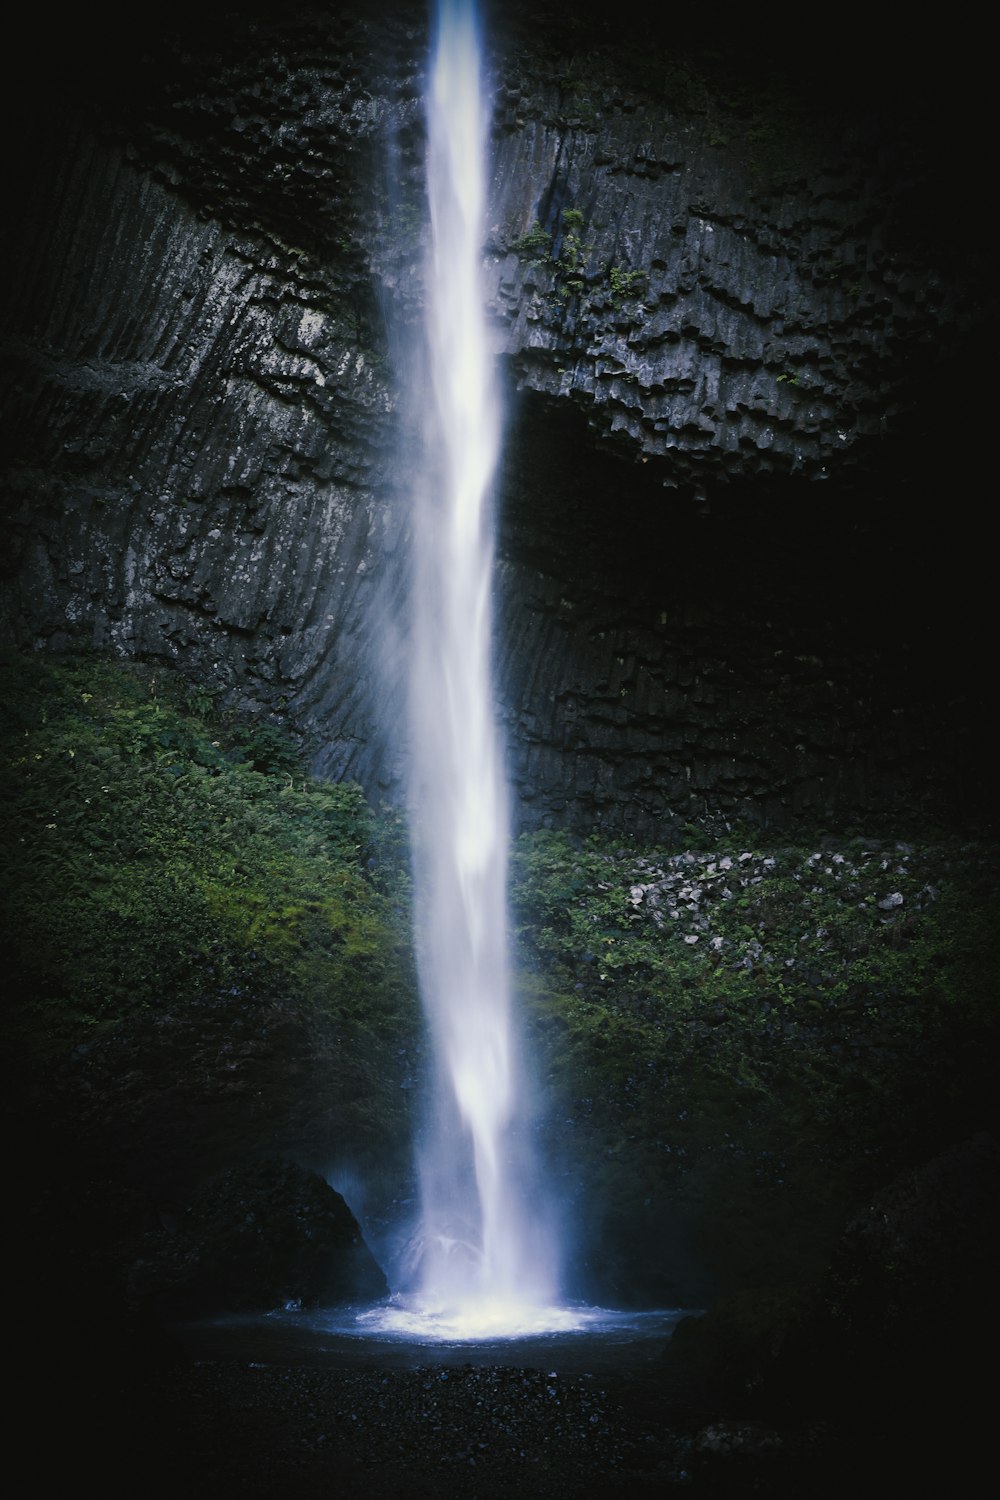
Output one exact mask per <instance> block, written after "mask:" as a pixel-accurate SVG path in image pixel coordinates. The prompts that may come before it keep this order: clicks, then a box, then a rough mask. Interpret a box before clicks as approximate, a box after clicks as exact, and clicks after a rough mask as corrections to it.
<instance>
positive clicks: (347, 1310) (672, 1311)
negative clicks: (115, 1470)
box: [173, 1298, 701, 1374]
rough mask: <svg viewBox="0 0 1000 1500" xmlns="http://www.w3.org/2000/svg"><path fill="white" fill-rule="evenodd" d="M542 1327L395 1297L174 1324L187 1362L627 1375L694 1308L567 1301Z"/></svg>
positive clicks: (661, 1344) (655, 1353) (656, 1349)
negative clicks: (473, 1322) (446, 1317)
mask: <svg viewBox="0 0 1000 1500" xmlns="http://www.w3.org/2000/svg"><path fill="white" fill-rule="evenodd" d="M547 1311H548V1312H549V1313H550V1314H552V1316H550V1317H549V1318H548V1319H545V1318H541V1319H539V1321H540V1322H548V1324H549V1325H550V1326H548V1327H540V1328H537V1329H536V1330H534V1331H532V1330H531V1329H527V1330H524V1329H522V1330H516V1331H514V1332H512V1333H510V1334H505V1335H503V1336H500V1335H497V1334H489V1333H484V1332H478V1333H477V1332H474V1331H468V1332H465V1333H462V1331H461V1330H460V1329H458V1328H455V1327H449V1325H448V1324H447V1322H446V1321H440V1322H437V1323H434V1322H433V1320H431V1319H429V1318H428V1317H427V1315H426V1314H424V1315H423V1316H424V1318H425V1322H424V1325H423V1328H422V1329H421V1325H420V1321H419V1320H420V1316H421V1315H420V1314H414V1312H413V1310H412V1309H408V1308H407V1307H406V1306H405V1304H403V1303H401V1302H400V1300H399V1299H394V1298H389V1299H387V1300H386V1302H384V1303H379V1304H376V1305H375V1306H372V1305H370V1304H369V1305H365V1306H356V1307H335V1308H311V1309H308V1310H303V1309H300V1308H296V1307H286V1308H279V1309H275V1310H274V1311H272V1312H268V1313H261V1314H253V1315H239V1316H236V1315H233V1316H228V1317H222V1318H212V1319H204V1320H201V1321H199V1322H189V1323H183V1324H178V1325H177V1326H176V1327H175V1328H174V1330H173V1331H174V1334H175V1336H176V1338H177V1339H178V1341H179V1342H180V1343H181V1345H182V1347H183V1348H184V1349H185V1350H186V1351H187V1352H188V1354H189V1355H190V1356H191V1357H192V1358H195V1359H202V1360H238V1361H242V1362H252V1363H259V1364H286V1365H289V1364H295V1365H303V1364H304V1365H316V1366H329V1367H338V1368H345V1367H347V1368H363V1367H370V1366H381V1367H383V1368H387V1367H388V1368H415V1367H417V1366H424V1365H445V1366H447V1365H506V1366H515V1367H532V1368H544V1369H546V1370H551V1371H556V1372H559V1373H563V1374H570V1373H574V1374H579V1373H583V1372H587V1373H591V1374H610V1373H625V1372H626V1371H630V1370H636V1369H639V1368H641V1367H642V1366H643V1365H645V1364H648V1363H650V1362H652V1361H655V1360H656V1359H657V1358H658V1356H659V1355H660V1354H661V1353H662V1351H663V1349H664V1348H665V1346H666V1344H667V1343H668V1342H669V1340H670V1336H671V1334H672V1333H673V1330H674V1328H675V1327H676V1325H677V1323H678V1322H679V1321H680V1319H681V1318H683V1317H686V1316H688V1315H689V1314H691V1313H696V1312H699V1311H701V1309H694V1308H655V1309H650V1310H646V1311H641V1312H636V1311H631V1310H629V1311H616V1310H614V1309H610V1308H600V1307H590V1306H586V1305H584V1304H568V1305H566V1306H565V1307H560V1308H558V1309H549V1310H547Z"/></svg>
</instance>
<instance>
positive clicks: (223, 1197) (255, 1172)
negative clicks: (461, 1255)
mask: <svg viewBox="0 0 1000 1500" xmlns="http://www.w3.org/2000/svg"><path fill="white" fill-rule="evenodd" d="M387 1292H388V1286H387V1283H386V1280H385V1276H384V1275H383V1273H382V1271H381V1270H380V1269H379V1267H378V1265H377V1264H376V1262H375V1260H374V1258H373V1256H372V1254H371V1252H370V1251H369V1249H368V1247H367V1245H366V1244H365V1242H364V1239H363V1238H362V1235H361V1230H360V1227H359V1225H358V1222H357V1220H356V1219H355V1217H354V1215H353V1214H352V1213H351V1210H350V1209H349V1208H348V1206H347V1204H346V1203H345V1201H344V1199H343V1198H342V1197H341V1196H340V1194H339V1193H337V1192H335V1191H334V1189H333V1188H331V1187H330V1186H329V1185H328V1184H327V1183H326V1182H325V1181H324V1179H323V1178H322V1177H320V1176H319V1175H318V1174H317V1173H315V1172H311V1171H307V1170H306V1169H305V1168H303V1167H298V1166H294V1165H292V1164H290V1163H287V1162H277V1161H264V1162H259V1163H255V1164H253V1165H251V1166H247V1167H242V1168H239V1167H236V1168H230V1169H229V1170H228V1171H226V1172H223V1173H221V1174H220V1175H219V1176H218V1177H217V1178H215V1179H214V1180H213V1181H211V1182H209V1183H208V1184H207V1185H206V1186H204V1187H203V1188H202V1189H201V1190H200V1191H199V1192H198V1194H197V1195H196V1196H195V1197H194V1198H193V1199H192V1201H191V1203H190V1204H189V1205H188V1206H187V1207H186V1208H185V1209H184V1210H182V1211H181V1212H180V1213H178V1214H176V1215H175V1214H170V1213H163V1214H162V1215H161V1222H160V1224H159V1226H158V1228H157V1229H155V1230H153V1231H149V1232H147V1233H146V1234H145V1235H144V1237H143V1240H142V1243H141V1245H140V1246H139V1248H138V1250H137V1252H136V1254H135V1256H134V1258H133V1260H132V1263H131V1266H130V1268H129V1273H128V1295H129V1299H130V1301H131V1302H132V1304H133V1306H135V1307H137V1308H143V1307H151V1308H154V1309H155V1310H156V1311H157V1312H159V1313H160V1314H163V1315H167V1316H180V1317H189V1316H192V1317H197V1316H204V1315H208V1314H216V1313H231V1312H261V1311H267V1310H268V1309H270V1308H273V1307H277V1306H283V1305H285V1304H287V1303H289V1302H295V1303H298V1304H301V1305H303V1306H324V1305H335V1304H337V1303H344V1302H353V1301H374V1300H377V1299H378V1298H379V1297H383V1296H385V1295H386V1294H387Z"/></svg>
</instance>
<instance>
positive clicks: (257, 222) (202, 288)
mask: <svg viewBox="0 0 1000 1500" xmlns="http://www.w3.org/2000/svg"><path fill="white" fill-rule="evenodd" d="M637 14H638V20H637V21H636V24H635V25H630V24H629V19H628V18H617V19H616V20H615V21H614V22H612V20H611V18H605V21H604V22H603V23H597V24H596V26H595V27H592V28H591V29H587V26H586V25H585V24H584V23H583V20H582V18H580V17H577V18H574V20H573V21H572V24H571V23H570V22H567V20H566V18H565V17H564V16H562V15H558V16H557V15H550V14H549V13H548V12H547V11H546V10H545V9H544V8H543V9H541V10H532V11H531V12H530V13H529V12H527V11H526V10H525V9H523V8H522V7H520V6H513V7H509V8H506V9H505V11H504V14H503V16H502V17H498V18H497V31H496V36H495V41H494V46H495V55H494V58H493V66H494V75H495V80H496V112H495V128H494V139H493V163H492V179H491V198H490V213H489V237H488V243H487V246H486V254H485V262H484V276H485V283H484V284H485V287H486V292H487V296H488V300H489V306H490V309H491V317H492V322H493V325H494V330H495V345H496V349H497V353H498V356H499V357H500V359H501V363H502V368H503V371H504V375H505V378H506V380H507V383H508V386H509V389H510V404H509V408H508V443H507V449H506V454H505V466H504V475H503V478H502V483H501V485H500V492H499V506H500V514H501V518H502V523H503V530H502V535H501V542H500V564H501V569H500V591H499V592H500V598H501V613H500V619H499V630H498V641H499V645H498V655H499V658H500V670H501V677H502V690H503V702H504V712H505V715H506V727H507V730H508V739H509V745H510V760H511V771H512V776H513V779H514V783H515V786H516V789H517V793H518V798H519V803H520V809H521V812H520V816H521V817H522V819H523V820H524V821H525V822H528V823H537V822H559V823H568V824H576V825H579V826H586V825H588V824H590V823H593V822H594V821H595V820H596V821H600V822H603V823H606V824H609V825H611V826H620V827H622V828H623V829H636V830H643V831H649V830H650V829H651V828H652V827H654V826H659V827H663V826H665V825H667V826H669V824H671V823H683V822H684V821H688V820H692V819H703V818H705V817H706V816H709V817H710V816H714V815H720V816H730V815H733V814H741V815H747V816H750V817H753V818H756V819H757V820H758V821H767V822H772V823H774V822H777V823H781V822H787V821H789V820H790V819H794V818H795V817H797V816H800V815H801V816H808V817H812V818H816V817H819V818H823V817H826V816H828V815H833V816H851V815H854V814H855V813H859V812H864V811H865V810H871V809H873V808H874V809H888V810H890V811H891V810H892V809H893V808H894V807H911V808H912V807H917V808H922V809H924V810H925V811H926V812H927V813H928V815H931V816H934V815H938V814H949V813H950V812H952V811H954V810H956V809H958V810H960V811H964V812H969V811H971V810H973V809H974V808H975V807H976V804H977V798H978V796H979V795H980V792H981V784H980V780H979V774H980V770H981V759H980V752H979V751H978V749H977V746H976V736H977V732H978V730H979V728H980V727H981V721H982V712H983V709H982V693H981V689H980V687H979V685H978V682H977V673H978V665H979V664H978V662H977V661H976V660H975V659H974V655H975V653H974V646H975V642H976V638H977V632H978V631H979V629H980V628H981V624H982V621H981V617H980V615H979V613H978V610H979V608H980V606H979V605H978V604H977V603H976V602H975V601H976V598H977V592H978V590H979V589H980V587H982V586H984V582H985V580H984V575H983V573H982V572H981V569H982V568H983V567H984V564H980V563H977V561H976V559H975V557H973V558H972V559H970V558H969V555H968V552H967V550H966V548H965V547H964V545H963V542H962V538H961V537H960V536H959V534H958V533H957V531H956V530H954V529H952V528H951V527H950V526H949V527H945V528H942V529H941V531H939V533H938V534H937V535H936V536H934V537H933V539H930V538H929V537H928V535H927V534H926V531H925V530H924V529H923V528H924V525H925V523H924V521H923V520H922V519H920V518H921V517H922V516H924V515H926V514H927V512H928V509H929V508H930V511H931V512H932V513H933V512H934V511H935V510H938V509H939V508H940V506H941V504H942V498H943V496H944V495H945V494H950V493H952V492H953V491H954V490H955V489H956V487H959V486H964V485H965V484H967V483H968V478H967V465H968V458H967V453H968V450H969V446H970V443H971V442H972V440H973V433H974V431H975V427H974V425H973V424H974V420H975V419H974V417H973V415H972V412H971V411H970V410H969V407H968V405H967V403H966V402H965V400H964V399H963V396H962V391H963V389H964V388H965V387H967V386H969V385H970V384H971V385H972V386H973V387H974V386H975V384H976V382H977V381H978V379H979V374H980V372H981V370H982V368H983V367H984V366H983V358H982V349H983V345H984V342H985V343H987V344H988V341H989V331H990V329H991V328H992V326H993V318H994V317H995V302H994V301H993V300H992V297H991V293H990V287H989V282H988V277H987V273H986V257H985V255H984V253H983V247H982V246H981V245H980V244H979V242H978V241H977V240H976V239H975V237H969V236H966V235H962V234H960V233H959V234H955V233H953V232H952V229H951V226H952V224H953V223H954V215H955V213H956V212H957V206H956V203H955V197H956V194H959V195H960V194H961V192H962V190H963V187H965V186H967V185H968V184H969V183H970V182H971V180H972V178H973V177H974V175H975V168H974V160H973V161H971V162H969V163H967V164H966V165H965V166H964V167H963V166H962V164H961V161H959V162H958V163H957V164H956V161H955V157H954V151H953V148H954V144H955V142H956V140H958V141H960V142H961V143H962V144H963V145H965V144H967V143H968V144H970V149H971V148H972V147H974V140H975V135H974V130H973V131H971V135H967V131H966V123H965V121H964V120H963V119H961V118H960V119H959V120H958V121H957V122H956V120H953V119H951V118H948V117H947V116H946V114H945V113H944V112H943V111H942V112H940V113H939V115H938V116H937V117H935V116H934V114H933V111H932V109H931V107H930V106H928V105H927V103H926V100H924V99H923V98H922V97H921V98H920V100H919V102H920V110H919V111H918V110H917V108H916V104H917V102H918V101H917V94H916V89H915V87H914V86H913V85H911V91H910V92H907V91H906V90H905V89H902V88H901V86H900V84H899V83H898V81H897V83H896V84H895V87H894V90H893V91H892V92H887V86H886V84H885V81H884V80H883V79H881V78H880V77H879V75H878V74H877V69H876V66H875V64H874V63H871V64H870V66H871V73H870V75H868V76H863V75H862V73H861V72H860V71H859V72H857V73H854V74H848V75H846V77H845V78H844V79H837V80H836V83H837V87H833V86H832V84H833V70H832V68H831V73H830V74H823V75H821V76H811V75H810V74H809V73H808V72H807V71H806V67H807V61H805V60H804V57H803V54H802V53H801V52H799V53H796V50H795V47H794V45H791V44H790V43H789V42H788V41H787V39H786V41H785V43H784V46H783V47H780V46H777V45H776V44H775V40H774V38H768V37H764V38H761V37H759V36H757V37H750V34H749V31H748V32H747V33H746V34H744V35H742V36H741V35H739V34H736V35H728V36H726V37H722V38H720V37H719V36H718V35H716V34H715V32H714V31H713V34H712V36H707V35H706V34H705V33H704V32H701V33H699V28H698V27H697V26H696V25H695V24H694V23H689V25H688V28H687V32H686V33H685V34H684V35H682V36H681V37H680V38H679V39H673V38H672V37H671V36H670V35H669V34H668V33H667V32H665V31H664V29H663V27H662V25H661V26H660V27H659V28H657V27H656V26H655V25H654V24H653V22H652V21H651V20H650V21H643V18H642V15H641V13H637ZM635 19H636V18H633V20H635ZM145 25H146V30H145V31H142V30H140V31H138V32H137V33H135V34H134V36H133V37H132V38H131V39H129V38H124V39H122V48H123V51H122V52H121V53H120V54H116V58H117V57H118V56H120V58H121V60H120V61H118V60H116V59H115V58H112V57H111V55H110V54H108V53H107V52H106V51H105V50H104V49H103V48H102V46H101V43H100V42H99V41H98V40H97V38H96V35H95V33H93V32H92V30H91V29H90V28H89V26H86V25H84V24H83V23H82V22H81V23H80V30H79V32H78V33H77V34H75V35H70V36H69V37H68V38H67V39H66V41H65V50H64V52H62V53H60V52H59V50H58V47H56V48H55V50H54V51H53V45H52V44H50V46H49V50H48V53H47V55H48V57H49V59H50V63H52V62H53V58H54V74H53V76H54V84H55V92H56V95H57V99H58V103H59V105H60V107H54V106H53V101H52V100H51V99H49V98H44V99H43V98H41V97H39V98H37V99H35V100H34V101H32V102H31V104H29V105H26V106H25V109H24V112H23V114H22V115H21V116H20V118H19V120H18V130H19V139H21V140H24V141H26V142H27V149H26V151H25V152H24V153H23V154H21V155H20V156H18V155H15V157H14V160H13V163H12V165H13V167H14V168H15V170H14V172H13V177H12V186H11V188H10V191H11V194H12V195H13V197H14V201H15V202H16V203H17V205H18V213H17V215H16V222H15V224H14V226H13V228H14V232H13V233H11V234H10V236H9V237H8V238H9V245H8V256H9V259H8V262H7V265H6V268H5V270H4V284H5V286H6V288H7V289H8V291H9V292H10V293H11V294H12V295H11V296H10V297H9V308H8V312H7V316H6V320H5V327H4V330H3V360H4V372H5V381H6V384H7V390H8V393H9V396H8V403H7V412H6V423H7V433H8V440H7V448H8V452H9V463H8V467H7V470H6V477H5V480H4V500H5V510H6V514H7V520H6V521H5V527H6V533H7V543H8V545H7V549H6V568H5V572H6V578H5V587H4V591H3V592H4V602H3V631H4V634H5V636H6V637H7V638H8V639H11V640H13V641H14V642H16V643H17V644H19V645H23V646H26V647H32V648H36V649H60V648H65V647H77V646H83V647H89V646H93V647H97V648H99V649H110V650H113V651H116V652H119V653H123V654H133V653H134V654H136V655H138V656H142V657H147V658H149V657H152V658H155V657H157V656H161V655H163V656H168V657H170V658H172V659H176V660H178V661H179V662H181V663H182V664H183V665H184V668H185V670H186V671H188V672H189V673H190V674H191V675H192V676H193V677H194V678H196V679H198V680H199V681H200V682H202V683H204V684H207V685H209V686H210V687H212V688H218V689H219V690H220V691H222V692H223V693H224V694H225V695H226V697H227V698H228V699H229V700H231V701H232V702H234V703H243V704H246V705H247V706H249V707H252V708H254V709H256V710H264V711H266V712H269V713H272V714H274V715H276V716H280V717H282V718H284V719H287V720H288V721H290V722H291V723H292V724H293V725H294V726H296V727H297V728H298V729H299V730H300V731H301V733H302V735H303V737H304V740H305V742H306V744H307V746H308V748H309V752H310V755H311V758H312V763H313V765H314V768H315V769H317V770H319V771H321V772H322V773H324V774H328V775H330V776H333V777H344V776H350V777H357V778H359V779H361V780H362V781H363V782H364V783H365V785H366V786H368V787H369V789H371V790H373V791H379V790H386V789H390V788H392V787H393V786H395V784H396V782H397V778H398V757H399V753H400V746H399V744H398V743H394V742H393V739H392V735H391V732H390V731H391V728H392V726H393V725H394V724H395V723H396V722H397V721H398V719H399V713H400V702H401V698H400V694H401V686H400V677H401V675H402V674H401V673H400V671H399V666H400V661H401V653H400V650H399V649H398V643H399V641H400V638H401V636H402V635H404V634H405V629H406V615H405V604H404V603H403V599H404V593H403V588H404V584H405V573H406V564H405V558H406V531H407V520H406V478H407V474H408V472H409V471H410V470H411V469H412V464H413V458H412V448H413V445H414V443H415V442H416V425H415V418H414V413H413V411H412V409H411V405H410V401H409V396H410V393H411V390H412V389H413V388H414V387H419V375H418V374H417V373H415V371H414V368H413V366H412V365H411V363H410V360H409V356H408V353H407V344H408V339H409V335H410V334H411V333H412V332H413V330H414V329H416V328H417V327H418V326H419V318H420V282H421V254H422V244H423V231H422V225H423V198H422V191H423V190H422V180H421V139H422V120H421V109H420V89H421V75H422V69H423V66H424V50H425V45H426V36H425V15H424V8H423V6H418V5H413V6H410V5H407V4H395V5H392V4H389V5H386V6H384V7H371V6H358V5H354V4H350V3H345V4H342V5H337V6H333V7H324V8H311V7H310V6H309V5H301V6H298V5H296V6H291V7H288V8H286V9H285V10H284V11H283V12H282V14H281V16H280V17H279V18H276V19H275V18H273V17H269V16H267V15H266V14H265V13H264V12H262V13H261V14H260V15H257V16H255V15H254V14H253V11H252V9H251V10H250V11H249V12H248V11H243V12H241V13H240V14H239V15H228V14H227V13H226V12H225V9H224V8H213V7H211V6H210V7H208V8H207V9H205V10H203V11H202V12H200V13H199V14H198V16H197V17H193V18H192V17H190V16H187V15H185V14H184V13H183V12H182V13H180V14H179V15H178V16H177V18H176V19H175V20H174V21H172V22H167V21H166V20H163V21H155V20H149V21H147V22H146V23H145ZM748 40H750V41H751V42H752V46H751V50H750V51H749V52H748V51H746V50H745V46H744V44H745V43H747V41H748ZM831 56H832V57H833V58H834V59H835V60H839V61H842V60H843V58H844V56H845V51H844V49H843V48H841V49H837V48H834V50H833V52H832V54H831ZM81 59H82V63H83V64H85V66H83V65H81ZM748 59H750V60H752V66H748V65H747V64H748ZM60 62H61V63H62V65H63V71H62V72H60V69H59V66H58V65H59V63H60ZM812 66H813V68H815V65H814V64H812ZM872 81H875V82H876V83H877V84H878V92H877V93H876V94H874V95H872V94H869V93H868V92H867V91H866V89H865V88H863V87H862V86H863V85H867V84H868V83H871V82H872ZM940 97H941V96H940V93H939V95H938V98H940ZM939 110H940V106H939ZM946 162H947V164H948V169H949V175H947V176H946V175H945V173H944V171H943V164H944V163H946ZM942 195H944V196H942ZM605 450H606V451H605ZM956 569H961V571H962V574H963V590H964V598H963V602H962V608H961V610H960V612H958V613H956V612H955V611H954V610H952V611H950V612H948V611H946V610H944V609H942V608H941V607H940V603H939V601H940V600H941V596H942V595H943V594H944V593H945V592H947V591H948V590H949V589H950V588H951V586H952V581H953V575H954V573H955V571H956ZM928 597H929V598H930V600H931V601H932V602H931V603H930V605H928ZM982 609H983V611H984V612H985V605H983V606H982ZM383 668H385V669H386V670H383Z"/></svg>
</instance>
